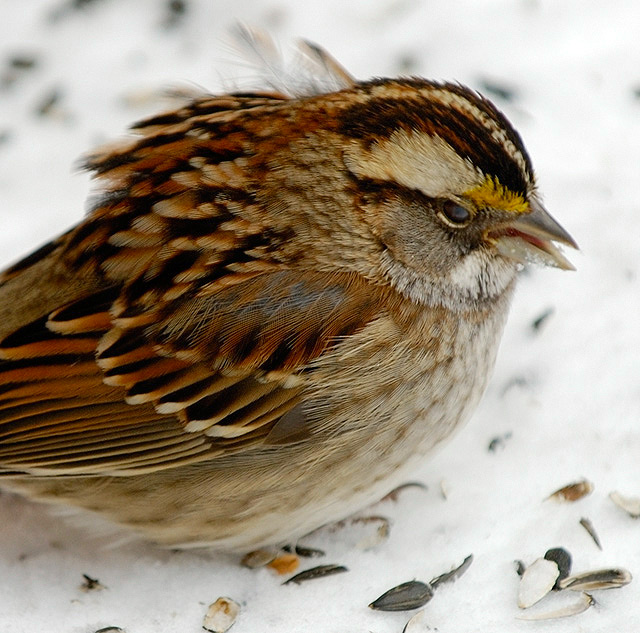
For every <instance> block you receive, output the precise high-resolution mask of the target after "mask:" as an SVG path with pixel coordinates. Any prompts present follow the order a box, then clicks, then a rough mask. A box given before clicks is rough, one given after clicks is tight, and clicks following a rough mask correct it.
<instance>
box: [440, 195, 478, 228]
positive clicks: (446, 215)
mask: <svg viewBox="0 0 640 633" xmlns="http://www.w3.org/2000/svg"><path fill="white" fill-rule="evenodd" d="M438 215H439V216H440V218H441V219H442V221H443V222H444V223H445V224H447V225H449V226H452V227H455V228H460V227H462V226H466V225H467V224H469V222H470V221H471V217H472V216H471V211H469V209H467V208H466V207H463V206H462V205H461V204H458V203H457V202H454V201H453V200H445V201H444V202H443V203H442V205H441V206H440V209H439V212H438Z"/></svg>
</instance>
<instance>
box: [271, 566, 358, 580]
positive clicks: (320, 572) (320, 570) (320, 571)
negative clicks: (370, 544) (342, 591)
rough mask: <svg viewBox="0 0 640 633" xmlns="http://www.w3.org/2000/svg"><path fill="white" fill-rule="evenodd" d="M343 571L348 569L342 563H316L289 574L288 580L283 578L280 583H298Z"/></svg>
mask: <svg viewBox="0 0 640 633" xmlns="http://www.w3.org/2000/svg"><path fill="white" fill-rule="evenodd" d="M345 571H349V570H348V569H347V568H346V567H344V566H342V565H318V566H317V567H312V568H311V569H305V570H304V571H301V572H300V573H299V574H296V575H295V576H291V578H289V580H285V581H284V582H283V583H282V584H283V585H288V584H289V583H290V582H295V583H296V584H300V583H301V582H305V581H307V580H315V579H316V578H324V577H325V576H333V574H341V573H343V572H345Z"/></svg>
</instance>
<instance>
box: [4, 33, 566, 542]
mask: <svg viewBox="0 0 640 633" xmlns="http://www.w3.org/2000/svg"><path fill="white" fill-rule="evenodd" d="M244 36H245V39H246V41H247V42H248V43H249V45H250V47H251V48H252V50H253V52H254V53H255V54H256V55H257V56H258V57H262V58H263V59H265V60H266V61H267V62H268V63H266V64H265V66H267V67H268V69H269V72H270V73H271V75H270V77H269V78H268V80H267V81H266V87H263V88H261V89H259V90H245V91H235V92H234V91H229V92H227V93H221V94H206V93H202V94H198V95H194V96H192V97H191V98H190V99H189V101H187V102H185V103H182V104H181V105H179V106H178V107H174V108H173V109H171V110H169V111H165V112H162V113H160V114H157V115H154V116H150V117H148V118H146V119H145V120H142V121H140V122H138V123H136V124H134V125H133V127H132V128H131V134H130V135H129V136H128V137H126V138H123V139H120V140H118V141H116V142H115V143H112V144H109V145H107V146H104V147H101V148H98V149H96V150H94V151H93V152H92V153H90V154H89V155H88V156H87V157H86V158H85V159H84V163H83V165H84V168H85V169H87V170H89V171H90V172H91V173H92V175H93V177H94V179H95V182H96V185H95V192H94V193H93V195H92V197H91V199H90V200H91V201H90V209H89V211H88V213H87V214H86V216H85V217H84V218H83V219H81V220H80V221H79V222H78V223H77V224H76V225H75V226H73V227H72V228H71V229H69V230H67V231H66V232H64V233H62V234H61V235H60V236H59V237H57V238H55V239H53V240H52V241H50V242H49V243H47V244H46V245H44V246H42V247H40V248H38V249H37V250H35V251H34V252H33V253H31V254H30V255H28V256H27V257H25V258H23V259H22V260H21V261H19V262H17V263H15V264H13V265H11V266H10V267H8V268H7V269H6V270H4V271H3V272H2V274H1V276H0V488H2V489H5V490H9V491H12V492H16V493H18V494H21V495H24V496H26V497H28V498H30V499H34V500H37V501H41V502H45V503H49V504H54V505H63V506H70V507H73V508H75V509H77V510H79V511H83V512H85V513H86V514H88V515H98V516H100V517H102V518H103V519H105V520H106V521H107V522H108V523H110V524H114V525H117V526H119V527H122V528H125V529H128V530H129V531H131V532H132V533H134V534H139V535H141V536H142V537H143V538H145V539H147V540H149V541H152V542H154V543H157V544H158V545H160V546H168V547H183V548H188V547H207V548H211V549H214V550H223V551H229V552H247V551H250V550H255V549H257V548H260V547H278V546H281V545H283V544H287V543H293V542H296V541H297V540H298V539H299V538H301V537H303V536H304V535H306V534H308V533H309V532H311V531H313V530H314V529H316V528H318V527H320V526H322V525H324V524H327V523H331V522H335V521H338V520H341V519H343V518H345V517H346V516H348V515H351V514H352V513H354V512H355V511H357V510H359V509H362V508H364V507H366V506H368V505H370V504H372V503H374V502H376V501H378V500H379V499H380V498H382V497H383V496H384V495H386V494H387V493H389V492H390V491H391V490H393V489H394V488H396V487H397V486H398V485H400V484H401V483H403V482H404V481H406V480H407V478H408V477H409V476H410V475H411V473H413V472H414V471H415V470H416V469H417V468H418V467H419V465H420V464H422V463H424V462H425V460H427V459H428V457H429V456H430V455H431V454H432V453H433V452H434V450H436V448H437V447H438V446H440V445H441V444H442V443H443V442H444V441H445V440H446V439H447V438H449V437H450V436H451V434H452V433H453V432H454V430H456V429H457V428H459V427H461V426H462V425H463V423H464V422H465V421H466V420H467V419H468V418H469V417H470V415H471V414H472V412H473V411H474V409H475V408H476V406H477V404H478V402H479V400H480V398H481V396H482V394H483V392H484V390H485V388H486V386H487V383H488V380H489V378H490V375H491V372H492V369H493V366H494V362H495V357H496V353H497V349H498V345H499V342H500V338H501V335H502V331H503V326H504V323H505V319H506V317H507V313H508V310H509V305H510V301H511V297H512V295H513V292H514V288H515V286H516V283H517V279H518V276H519V274H520V271H521V270H522V269H523V267H524V266H525V265H526V264H529V263H534V264H540V265H546V266H555V267H557V268H560V269H565V270H571V269H573V266H572V264H571V263H570V262H569V260H568V259H566V257H565V255H564V254H563V253H562V248H561V247H562V246H568V247H571V248H577V244H576V242H575V241H574V240H573V238H572V237H571V236H570V235H569V233H568V232H567V231H566V230H565V229H564V228H562V226H561V225H560V224H559V223H558V222H557V221H556V220H555V219H554V218H553V217H552V216H551V215H550V214H549V213H548V212H547V211H546V209H545V208H544V206H543V204H542V202H541V198H540V194H539V192H538V188H537V184H536V177H535V173H534V170H533V167H532V163H531V160H530V157H529V155H528V153H527V151H526V149H525V147H524V144H523V141H522V139H521V137H520V135H519V134H518V133H517V132H516V131H515V129H514V128H513V126H512V125H511V123H509V121H508V120H507V118H506V117H505V116H504V115H503V114H502V113H501V112H500V111H499V110H498V109H497V108H496V106H495V105H494V104H493V103H491V102H490V101H489V100H488V99H487V98H485V97H484V96H482V95H480V94H479V93H477V92H475V91H474V90H472V89H470V88H467V87H465V86H463V85H461V84H458V83H452V82H443V81H434V80H429V79H424V78H420V77H398V78H374V79H369V80H365V81H359V80H356V79H355V78H353V77H352V76H351V75H350V74H349V73H348V72H347V71H346V70H345V69H344V68H343V67H342V66H341V65H340V64H339V63H338V62H337V61H336V60H334V59H333V58H332V57H331V56H330V55H329V54H328V53H327V52H326V51H324V50H323V49H321V48H320V47H318V46H316V45H314V44H311V43H303V44H301V51H302V55H303V57H304V59H305V60H306V62H305V63H306V71H305V72H307V71H308V72H307V76H305V77H303V76H302V75H304V73H301V74H300V75H296V73H295V72H293V73H286V72H281V71H280V70H279V69H278V68H277V67H276V64H274V63H271V62H272V61H273V60H272V59H270V56H272V51H271V49H270V44H269V43H268V41H266V40H264V39H261V38H260V37H258V36H256V35H255V34H254V33H252V32H249V31H246V32H245V33H244ZM265 42H266V43H265Z"/></svg>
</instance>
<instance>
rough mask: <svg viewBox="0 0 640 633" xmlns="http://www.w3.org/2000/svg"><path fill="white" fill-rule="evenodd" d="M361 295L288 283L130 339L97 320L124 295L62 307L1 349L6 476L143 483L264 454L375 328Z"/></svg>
mask: <svg viewBox="0 0 640 633" xmlns="http://www.w3.org/2000/svg"><path fill="white" fill-rule="evenodd" d="M360 283H361V284H362V282H360ZM363 290H366V288H365V287H360V288H358V281H357V280H356V279H353V278H348V277H347V276H345V278H342V277H341V276H340V275H338V276H334V277H331V278H329V279H328V278H326V277H324V278H323V277H322V276H320V275H316V276H314V275H309V276H304V275H300V274H299V273H294V272H293V271H282V272H279V273H275V274H272V275H265V276H263V277H259V278H256V279H252V280H250V281H249V282H247V283H245V284H239V285H234V286H232V287H231V288H229V289H228V290H227V291H226V292H224V291H221V292H219V293H217V294H215V295H213V296H211V297H206V298H195V299H193V300H191V301H188V302H185V303H183V304H182V305H181V306H180V307H179V308H178V309H177V310H176V311H175V312H173V313H169V314H165V315H164V318H163V320H160V321H158V322H157V323H154V324H152V325H147V326H145V327H140V326H134V327H131V328H127V327H126V326H114V325H113V322H114V319H113V317H112V316H111V314H110V313H109V311H108V310H104V309H100V308H104V306H105V305H108V304H109V303H110V302H113V301H114V300H117V298H118V297H119V293H118V291H117V290H114V289H107V290H103V291H101V292H98V293H96V294H95V295H91V296H89V297H85V298H83V299H81V300H78V301H75V302H73V303H71V304H69V305H66V306H63V307H61V308H60V309H58V310H55V311H53V312H52V313H50V314H48V315H47V316H45V317H43V318H40V319H38V320H36V321H33V322H31V323H29V324H27V325H26V326H24V327H22V328H20V329H18V330H16V331H15V332H13V333H12V334H10V335H9V336H7V337H5V338H4V340H2V341H1V342H0V358H2V360H1V361H0V470H4V471H5V472H6V471H14V472H15V471H27V472H31V473H34V474H54V473H57V474H60V473H65V474H72V473H85V474H92V473H96V474H97V473H100V474H133V473H140V472H145V471H147V470H158V469H162V468H171V467H173V466H176V465H181V464H185V463H189V462H194V461H200V460H203V459H211V458H213V457H216V456H218V455H222V454H227V453H228V452H229V451H238V450H245V449H246V448H248V447H251V446H255V445H256V444H257V443H260V442H263V441H264V439H265V437H266V436H267V435H268V434H269V433H270V432H271V431H272V429H273V428H274V425H275V424H276V423H277V422H278V420H280V419H281V417H282V416H283V415H284V414H285V413H287V412H288V411H290V410H291V409H292V408H293V407H294V406H295V405H296V404H297V403H298V402H299V401H300V399H301V395H302V394H303V389H304V382H305V368H306V367H307V366H308V364H309V361H310V360H312V359H313V358H315V357H317V356H318V355H320V354H321V353H322V352H323V351H324V350H326V349H327V348H328V347H329V346H331V345H332V344H334V342H335V341H336V340H338V339H339V337H340V336H344V335H349V334H350V333H352V332H354V331H356V330H358V329H359V328H361V327H362V326H363V325H364V324H365V323H367V322H368V321H370V320H371V319H373V318H375V315H376V314H377V312H378V310H379V309H380V305H379V303H378V301H377V300H376V296H375V295H376V293H373V298H372V295H371V294H370V293H368V292H363ZM94 306H95V307H96V308H98V309H93V308H94ZM296 439H300V433H299V429H298V433H297V435H296Z"/></svg>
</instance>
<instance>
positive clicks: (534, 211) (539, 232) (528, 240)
mask: <svg viewBox="0 0 640 633" xmlns="http://www.w3.org/2000/svg"><path fill="white" fill-rule="evenodd" d="M530 207H531V211H530V212H529V213H527V214H523V215H521V216H519V217H518V218H517V219H516V220H515V221H513V222H509V223H507V224H503V225H502V226H501V227H499V228H498V229H495V230H493V231H490V232H489V233H488V235H487V238H488V239H489V240H490V241H492V242H493V243H494V244H495V246H496V248H497V249H498V252H499V253H500V254H502V255H504V256H505V257H509V258H511V259H515V260H516V261H518V262H521V263H535V264H542V265H544V266H555V267H557V268H562V269H563V270H575V267H574V266H573V264H572V263H571V262H570V261H569V260H568V259H567V258H566V257H565V256H564V255H563V254H562V252H561V251H560V249H559V248H558V247H557V246H556V245H555V244H554V242H558V243H560V244H564V245H565V246H570V247H571V248H576V249H577V248H578V245H577V244H576V243H575V241H574V239H573V238H572V237H571V236H570V235H569V233H567V232H566V231H565V230H564V229H563V228H562V227H561V226H560V225H559V224H558V223H557V222H556V221H555V220H554V219H553V218H552V217H551V215H549V213H548V212H547V211H546V210H545V208H544V207H543V206H542V205H541V204H540V203H539V202H538V201H537V200H535V199H534V200H532V201H531V202H530Z"/></svg>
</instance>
